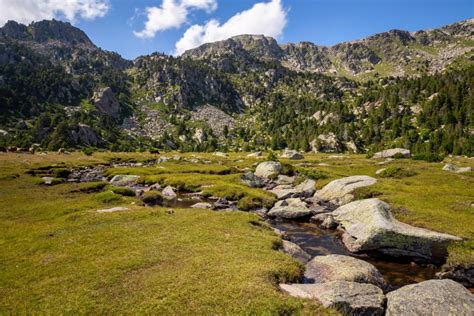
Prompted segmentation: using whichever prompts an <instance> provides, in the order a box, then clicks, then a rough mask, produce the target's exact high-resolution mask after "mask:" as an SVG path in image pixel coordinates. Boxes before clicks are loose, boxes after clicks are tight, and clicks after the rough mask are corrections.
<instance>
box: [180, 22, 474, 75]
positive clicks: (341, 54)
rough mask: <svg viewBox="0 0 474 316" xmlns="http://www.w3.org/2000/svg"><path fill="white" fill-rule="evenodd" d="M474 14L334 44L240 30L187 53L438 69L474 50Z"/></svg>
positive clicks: (333, 69)
mask: <svg viewBox="0 0 474 316" xmlns="http://www.w3.org/2000/svg"><path fill="white" fill-rule="evenodd" d="M473 38H474V19H470V20H466V21H462V22H459V23H455V24H452V25H448V26H445V27H442V28H440V29H434V30H427V31H418V32H414V33H410V32H407V31H401V30H391V31H388V32H385V33H380V34H376V35H373V36H369V37H367V38H365V39H362V40H358V41H354V42H347V43H341V44H337V45H334V46H331V47H325V46H317V45H315V44H313V43H309V42H302V43H294V44H293V43H290V44H285V45H278V44H277V43H276V41H275V40H274V39H272V38H268V37H265V36H256V35H240V36H237V37H233V38H230V39H228V40H224V41H219V42H215V43H208V44H204V45H202V46H201V47H198V48H196V49H192V50H189V51H187V52H185V53H184V54H183V56H184V57H190V58H194V59H201V60H202V59H203V60H206V61H209V62H211V63H213V64H214V65H217V66H220V68H219V69H222V70H229V67H227V68H226V67H224V66H225V65H228V64H229V61H228V60H229V58H232V59H234V60H235V59H242V58H244V59H245V60H247V61H248V60H252V59H256V60H258V61H273V62H278V63H280V64H281V65H283V66H284V67H287V68H288V69H291V70H296V71H303V72H306V71H309V72H317V73H323V74H330V75H341V76H347V77H351V78H353V77H355V78H370V77H373V76H382V77H384V76H404V75H412V74H417V73H420V72H428V73H434V72H437V71H441V70H443V68H444V67H445V66H446V65H448V64H449V63H450V62H452V61H453V60H455V59H456V58H458V57H463V56H465V57H466V58H469V56H466V54H468V53H472V52H473V48H474V43H473Z"/></svg>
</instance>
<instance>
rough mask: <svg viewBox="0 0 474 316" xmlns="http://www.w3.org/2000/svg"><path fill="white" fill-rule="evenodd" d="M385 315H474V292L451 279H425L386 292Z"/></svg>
mask: <svg viewBox="0 0 474 316" xmlns="http://www.w3.org/2000/svg"><path fill="white" fill-rule="evenodd" d="M386 315H387V316H398V315H439V316H446V315H453V316H472V315H474V295H473V294H472V293H471V292H469V291H468V290H467V289H466V288H465V287H463V286H462V285H461V284H459V283H457V282H454V281H452V280H428V281H424V282H420V283H417V284H411V285H406V286H404V287H402V288H400V289H398V290H395V291H393V292H390V293H388V294H387V313H386Z"/></svg>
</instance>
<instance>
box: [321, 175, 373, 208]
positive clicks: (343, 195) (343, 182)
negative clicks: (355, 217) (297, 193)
mask: <svg viewBox="0 0 474 316" xmlns="http://www.w3.org/2000/svg"><path fill="white" fill-rule="evenodd" d="M376 182H377V179H375V178H372V177H369V176H351V177H345V178H341V179H337V180H334V181H331V182H329V183H328V184H327V185H325V186H324V188H322V189H321V190H319V191H317V192H316V193H315V194H314V197H316V198H318V199H320V200H323V201H326V202H331V203H334V204H338V205H343V204H347V203H349V202H350V201H352V200H353V199H354V196H353V195H352V194H351V193H352V192H353V191H354V190H356V189H358V188H362V187H367V186H370V185H373V184H375V183H376Z"/></svg>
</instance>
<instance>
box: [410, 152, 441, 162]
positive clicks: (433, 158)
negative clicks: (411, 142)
mask: <svg viewBox="0 0 474 316" xmlns="http://www.w3.org/2000/svg"><path fill="white" fill-rule="evenodd" d="M411 159H413V160H423V161H427V162H441V161H443V160H444V156H443V155H440V154H437V153H424V154H417V155H413V156H412V157H411Z"/></svg>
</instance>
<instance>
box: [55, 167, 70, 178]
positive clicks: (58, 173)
mask: <svg viewBox="0 0 474 316" xmlns="http://www.w3.org/2000/svg"><path fill="white" fill-rule="evenodd" d="M70 174H71V171H70V170H69V169H66V168H55V169H53V170H52V175H53V176H54V177H56V178H67V177H68V176H69V175H70Z"/></svg>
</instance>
